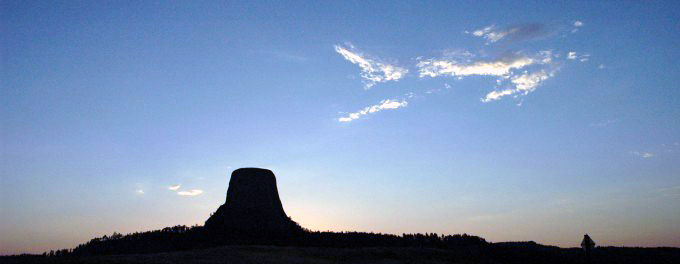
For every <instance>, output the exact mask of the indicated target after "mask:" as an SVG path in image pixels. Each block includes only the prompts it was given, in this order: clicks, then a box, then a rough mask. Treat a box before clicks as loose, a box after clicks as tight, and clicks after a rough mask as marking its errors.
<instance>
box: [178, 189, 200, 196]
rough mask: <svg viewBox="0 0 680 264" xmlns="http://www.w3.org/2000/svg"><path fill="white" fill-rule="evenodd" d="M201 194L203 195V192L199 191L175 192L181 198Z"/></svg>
mask: <svg viewBox="0 0 680 264" xmlns="http://www.w3.org/2000/svg"><path fill="white" fill-rule="evenodd" d="M202 193H203V190H199V189H193V190H190V191H181V192H177V194H178V195H181V196H198V195H201V194H202Z"/></svg>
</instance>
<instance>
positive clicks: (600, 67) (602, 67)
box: [597, 64, 607, 70]
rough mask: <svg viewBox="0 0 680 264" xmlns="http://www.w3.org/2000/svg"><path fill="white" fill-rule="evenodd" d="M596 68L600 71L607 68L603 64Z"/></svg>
mask: <svg viewBox="0 0 680 264" xmlns="http://www.w3.org/2000/svg"><path fill="white" fill-rule="evenodd" d="M597 68H598V69H600V70H603V69H605V68H607V66H604V64H600V65H599V66H597Z"/></svg>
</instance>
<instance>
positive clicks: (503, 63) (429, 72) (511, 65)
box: [416, 57, 536, 78]
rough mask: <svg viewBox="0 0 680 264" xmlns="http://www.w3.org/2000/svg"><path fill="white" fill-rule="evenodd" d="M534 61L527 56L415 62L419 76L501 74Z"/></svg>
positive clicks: (534, 61)
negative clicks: (465, 62)
mask: <svg viewBox="0 0 680 264" xmlns="http://www.w3.org/2000/svg"><path fill="white" fill-rule="evenodd" d="M534 63H536V60H534V59H532V58H529V57H517V58H514V59H505V60H497V61H477V62H474V63H471V64H461V63H458V62H457V61H455V60H446V59H429V60H422V61H419V62H418V63H417V64H416V67H418V71H419V72H420V77H421V78H422V77H425V76H430V77H437V76H439V75H451V76H459V77H462V76H469V75H493V76H503V75H507V74H509V73H510V70H512V69H520V68H523V67H525V66H528V65H531V64H534Z"/></svg>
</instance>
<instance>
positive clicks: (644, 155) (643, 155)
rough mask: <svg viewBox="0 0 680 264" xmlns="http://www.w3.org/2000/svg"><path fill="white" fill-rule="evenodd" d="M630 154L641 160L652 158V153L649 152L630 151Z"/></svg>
mask: <svg viewBox="0 0 680 264" xmlns="http://www.w3.org/2000/svg"><path fill="white" fill-rule="evenodd" d="M630 154H633V155H635V156H638V157H640V158H643V159H648V158H652V157H654V156H655V155H654V153H651V152H638V151H631V152H630Z"/></svg>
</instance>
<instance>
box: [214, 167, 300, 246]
mask: <svg viewBox="0 0 680 264" xmlns="http://www.w3.org/2000/svg"><path fill="white" fill-rule="evenodd" d="M205 228H206V230H207V231H208V234H209V235H211V236H213V237H215V238H218V239H219V238H225V239H226V238H230V239H233V238H245V239H258V238H286V237H290V236H293V235H296V234H299V233H300V232H302V228H301V227H300V226H299V225H298V224H297V223H295V222H294V221H293V220H291V219H290V218H289V217H288V216H287V215H286V213H285V212H284V211H283V206H282V205H281V199H280V198H279V192H278V190H277V188H276V177H275V176H274V173H273V172H272V171H270V170H267V169H260V168H241V169H237V170H235V171H234V172H232V174H231V179H230V180H229V188H228V189H227V200H226V202H225V203H224V204H223V205H221V206H220V207H219V208H218V209H217V211H216V212H215V213H214V214H212V215H211V216H210V218H208V220H207V221H206V222H205Z"/></svg>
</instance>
